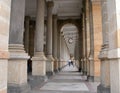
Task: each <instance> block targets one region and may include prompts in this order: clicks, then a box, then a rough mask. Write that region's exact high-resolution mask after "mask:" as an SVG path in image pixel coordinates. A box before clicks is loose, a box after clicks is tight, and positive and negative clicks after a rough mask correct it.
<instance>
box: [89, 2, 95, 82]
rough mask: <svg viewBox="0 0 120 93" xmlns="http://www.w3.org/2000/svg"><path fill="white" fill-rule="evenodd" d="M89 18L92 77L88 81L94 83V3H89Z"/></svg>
mask: <svg viewBox="0 0 120 93" xmlns="http://www.w3.org/2000/svg"><path fill="white" fill-rule="evenodd" d="M89 4H90V5H89V6H90V7H89V16H90V17H89V18H90V55H89V62H90V64H89V65H90V66H89V67H90V75H89V76H88V81H94V33H93V15H92V1H90V2H89Z"/></svg>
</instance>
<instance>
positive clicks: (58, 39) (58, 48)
mask: <svg viewBox="0 0 120 93" xmlns="http://www.w3.org/2000/svg"><path fill="white" fill-rule="evenodd" d="M57 35H58V37H57V46H58V47H57V53H58V54H57V58H58V70H59V71H60V31H58V34H57Z"/></svg>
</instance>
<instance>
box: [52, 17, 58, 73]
mask: <svg viewBox="0 0 120 93" xmlns="http://www.w3.org/2000/svg"><path fill="white" fill-rule="evenodd" d="M53 23H54V26H53V27H54V28H53V31H54V32H53V57H54V58H55V61H54V70H55V72H56V71H58V58H57V47H58V46H57V37H58V36H57V34H58V33H57V15H54V16H53Z"/></svg>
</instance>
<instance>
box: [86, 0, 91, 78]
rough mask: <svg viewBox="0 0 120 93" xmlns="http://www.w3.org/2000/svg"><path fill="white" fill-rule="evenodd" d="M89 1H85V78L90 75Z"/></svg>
mask: <svg viewBox="0 0 120 93" xmlns="http://www.w3.org/2000/svg"><path fill="white" fill-rule="evenodd" d="M89 20H90V19H89V0H86V33H87V36H86V38H87V45H86V46H87V53H86V57H87V59H86V60H87V76H89V75H90V68H89V67H90V62H89V60H88V58H89V54H90V27H89V24H90V22H89Z"/></svg>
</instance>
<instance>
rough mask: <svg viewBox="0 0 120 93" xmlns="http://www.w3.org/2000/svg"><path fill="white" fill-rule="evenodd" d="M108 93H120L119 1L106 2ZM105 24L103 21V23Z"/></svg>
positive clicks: (109, 0) (110, 0)
mask: <svg viewBox="0 0 120 93" xmlns="http://www.w3.org/2000/svg"><path fill="white" fill-rule="evenodd" d="M107 9H108V23H109V24H108V27H109V30H108V40H109V41H108V42H109V49H108V59H109V62H110V92H111V93H120V1H119V0H107ZM104 22H105V21H104Z"/></svg>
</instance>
